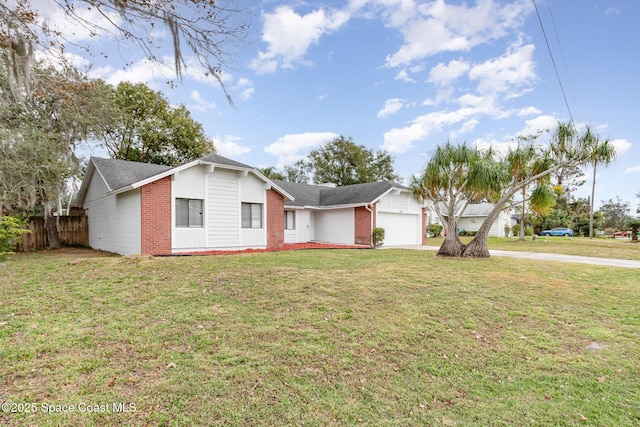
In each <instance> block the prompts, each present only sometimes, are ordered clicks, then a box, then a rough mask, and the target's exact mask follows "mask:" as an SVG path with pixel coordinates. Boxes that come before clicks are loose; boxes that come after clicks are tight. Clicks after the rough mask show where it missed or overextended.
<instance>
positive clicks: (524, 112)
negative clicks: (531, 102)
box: [516, 106, 542, 117]
mask: <svg viewBox="0 0 640 427" xmlns="http://www.w3.org/2000/svg"><path fill="white" fill-rule="evenodd" d="M540 113H542V111H540V110H539V109H537V108H536V107H532V106H529V107H525V108H521V109H519V110H518V111H517V112H516V114H518V116H521V117H523V116H533V115H535V114H540Z"/></svg>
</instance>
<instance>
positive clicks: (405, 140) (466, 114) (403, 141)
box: [382, 108, 475, 153]
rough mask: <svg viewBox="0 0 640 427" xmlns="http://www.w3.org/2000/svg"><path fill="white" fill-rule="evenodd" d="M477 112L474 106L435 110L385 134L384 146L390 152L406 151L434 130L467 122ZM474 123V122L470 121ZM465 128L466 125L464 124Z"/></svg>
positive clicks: (438, 130) (470, 123) (437, 130)
mask: <svg viewBox="0 0 640 427" xmlns="http://www.w3.org/2000/svg"><path fill="white" fill-rule="evenodd" d="M474 114H475V110H474V109H473V108H460V109H458V110H456V111H435V112H432V113H428V114H424V115H422V116H419V117H416V118H415V119H414V120H413V122H412V123H411V124H410V125H409V126H406V127H404V128H393V129H391V130H390V131H388V132H386V133H385V134H384V144H383V145H382V148H383V149H385V150H387V151H389V152H390V153H404V152H406V151H408V150H410V149H411V148H412V146H413V143H414V142H415V141H419V140H421V139H423V138H425V137H427V136H428V135H430V134H431V133H433V132H440V131H441V130H442V129H443V127H445V126H452V125H456V124H458V123H461V122H466V121H468V120H470V119H471V117H472V116H473V115H474ZM469 125H473V122H469ZM463 128H464V126H463Z"/></svg>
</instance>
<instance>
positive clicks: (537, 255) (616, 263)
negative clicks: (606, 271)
mask: <svg viewBox="0 0 640 427" xmlns="http://www.w3.org/2000/svg"><path fill="white" fill-rule="evenodd" d="M382 249H414V250H421V251H437V250H438V249H440V247H439V246H422V245H411V246H387V247H385V246H382ZM489 253H490V254H491V256H506V257H511V258H526V259H537V260H540V261H556V262H572V263H577V264H591V265H604V266H608V267H623V268H640V261H635V260H627V259H617V258H595V257H588V256H577V255H562V254H550V253H541V252H520V251H500V250H495V249H491V250H489Z"/></svg>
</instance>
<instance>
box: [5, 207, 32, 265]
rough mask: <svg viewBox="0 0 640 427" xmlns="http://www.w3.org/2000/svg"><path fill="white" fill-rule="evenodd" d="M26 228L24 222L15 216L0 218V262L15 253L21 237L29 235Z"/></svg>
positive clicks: (29, 231)
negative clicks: (25, 234)
mask: <svg viewBox="0 0 640 427" xmlns="http://www.w3.org/2000/svg"><path fill="white" fill-rule="evenodd" d="M26 226H27V221H26V220H23V219H20V218H17V217H15V216H3V217H0V261H4V260H5V259H6V258H7V255H11V254H14V253H15V250H16V246H17V244H18V242H19V241H20V236H21V235H23V234H24V233H31V230H28V229H26V228H25V227H26Z"/></svg>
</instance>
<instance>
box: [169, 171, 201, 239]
mask: <svg viewBox="0 0 640 427" xmlns="http://www.w3.org/2000/svg"><path fill="white" fill-rule="evenodd" d="M204 170H205V169H204V167H203V166H194V167H192V168H189V169H185V170H183V171H180V173H178V174H175V175H173V177H172V180H171V194H172V200H171V224H172V226H171V229H172V230H173V236H172V239H171V242H172V246H173V249H182V250H185V249H191V250H202V249H205V246H206V231H205V230H206V227H207V205H206V203H205V205H204V219H203V227H202V228H187V227H176V199H199V200H204V199H205V198H206V197H205V194H206V192H205V186H206V175H205V173H204Z"/></svg>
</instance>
